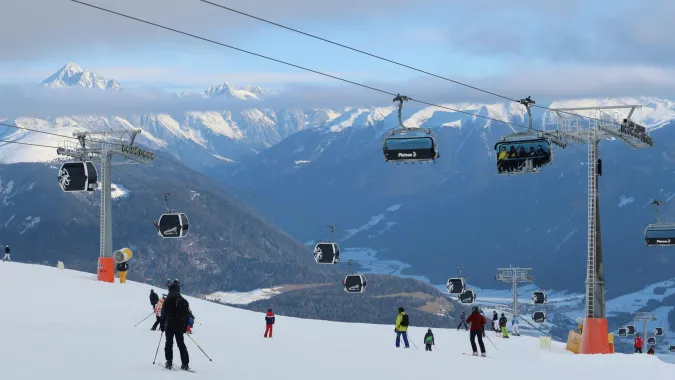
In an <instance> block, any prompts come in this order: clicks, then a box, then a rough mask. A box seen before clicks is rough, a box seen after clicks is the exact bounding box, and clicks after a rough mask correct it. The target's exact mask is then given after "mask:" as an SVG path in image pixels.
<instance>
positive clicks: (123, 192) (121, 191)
mask: <svg viewBox="0 0 675 380" xmlns="http://www.w3.org/2000/svg"><path fill="white" fill-rule="evenodd" d="M110 188H111V189H110V190H111V191H110V195H111V196H112V198H113V199H118V198H122V197H126V196H127V195H128V194H129V190H127V189H125V188H124V186H122V185H119V184H116V183H112V184H110Z"/></svg>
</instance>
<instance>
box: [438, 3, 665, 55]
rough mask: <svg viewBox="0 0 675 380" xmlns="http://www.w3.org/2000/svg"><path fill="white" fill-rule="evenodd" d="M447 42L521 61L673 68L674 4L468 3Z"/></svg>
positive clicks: (448, 30)
mask: <svg viewBox="0 0 675 380" xmlns="http://www.w3.org/2000/svg"><path fill="white" fill-rule="evenodd" d="M487 8H489V9H490V11H486V9H487ZM458 13H459V14H473V15H474V16H473V17H464V18H457V19H456V20H454V21H456V22H453V23H452V26H451V27H450V28H447V30H446V33H445V35H446V42H447V43H450V44H452V45H453V47H455V48H457V49H460V50H461V51H464V52H468V53H471V54H476V55H480V56H492V55H494V54H500V55H504V56H508V57H509V58H517V59H519V60H521V62H527V61H528V60H530V61H531V60H534V59H538V60H541V59H544V60H547V61H549V62H553V63H583V64H589V63H596V64H610V65H616V64H644V65H663V66H673V65H675V39H673V38H672V36H673V35H675V23H673V22H672V16H673V14H675V1H672V0H644V1H640V2H627V3H621V2H615V1H609V0H599V1H595V2H581V1H558V0H547V1H535V0H526V1H520V2H517V3H511V2H509V3H508V4H507V3H506V2H502V1H498V0H482V1H481V0H479V1H473V2H466V4H464V5H462V6H460V8H459V12H458Z"/></svg>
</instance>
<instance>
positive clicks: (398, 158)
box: [382, 128, 439, 163]
mask: <svg viewBox="0 0 675 380" xmlns="http://www.w3.org/2000/svg"><path fill="white" fill-rule="evenodd" d="M382 151H383V153H384V160H385V161H387V162H389V161H392V162H399V163H401V162H402V163H406V162H413V163H414V162H425V161H435V160H436V159H437V158H438V157H439V154H438V143H437V140H436V136H434V135H433V133H432V132H431V130H430V129H420V128H405V129H398V130H390V131H388V132H387V133H386V134H385V136H384V138H383V141H382Z"/></svg>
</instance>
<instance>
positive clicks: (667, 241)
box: [656, 239, 670, 244]
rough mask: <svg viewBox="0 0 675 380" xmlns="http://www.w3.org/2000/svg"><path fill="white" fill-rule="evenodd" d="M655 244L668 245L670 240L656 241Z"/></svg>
mask: <svg viewBox="0 0 675 380" xmlns="http://www.w3.org/2000/svg"><path fill="white" fill-rule="evenodd" d="M656 244H670V239H666V240H660V239H656Z"/></svg>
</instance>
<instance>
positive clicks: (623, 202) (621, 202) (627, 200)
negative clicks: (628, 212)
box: [619, 195, 635, 208]
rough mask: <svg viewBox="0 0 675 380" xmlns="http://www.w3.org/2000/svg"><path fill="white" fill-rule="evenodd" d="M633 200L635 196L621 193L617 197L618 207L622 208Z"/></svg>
mask: <svg viewBox="0 0 675 380" xmlns="http://www.w3.org/2000/svg"><path fill="white" fill-rule="evenodd" d="M633 202H635V198H633V197H626V196H625V195H621V198H619V208H623V206H625V205H628V204H631V203H633Z"/></svg>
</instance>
